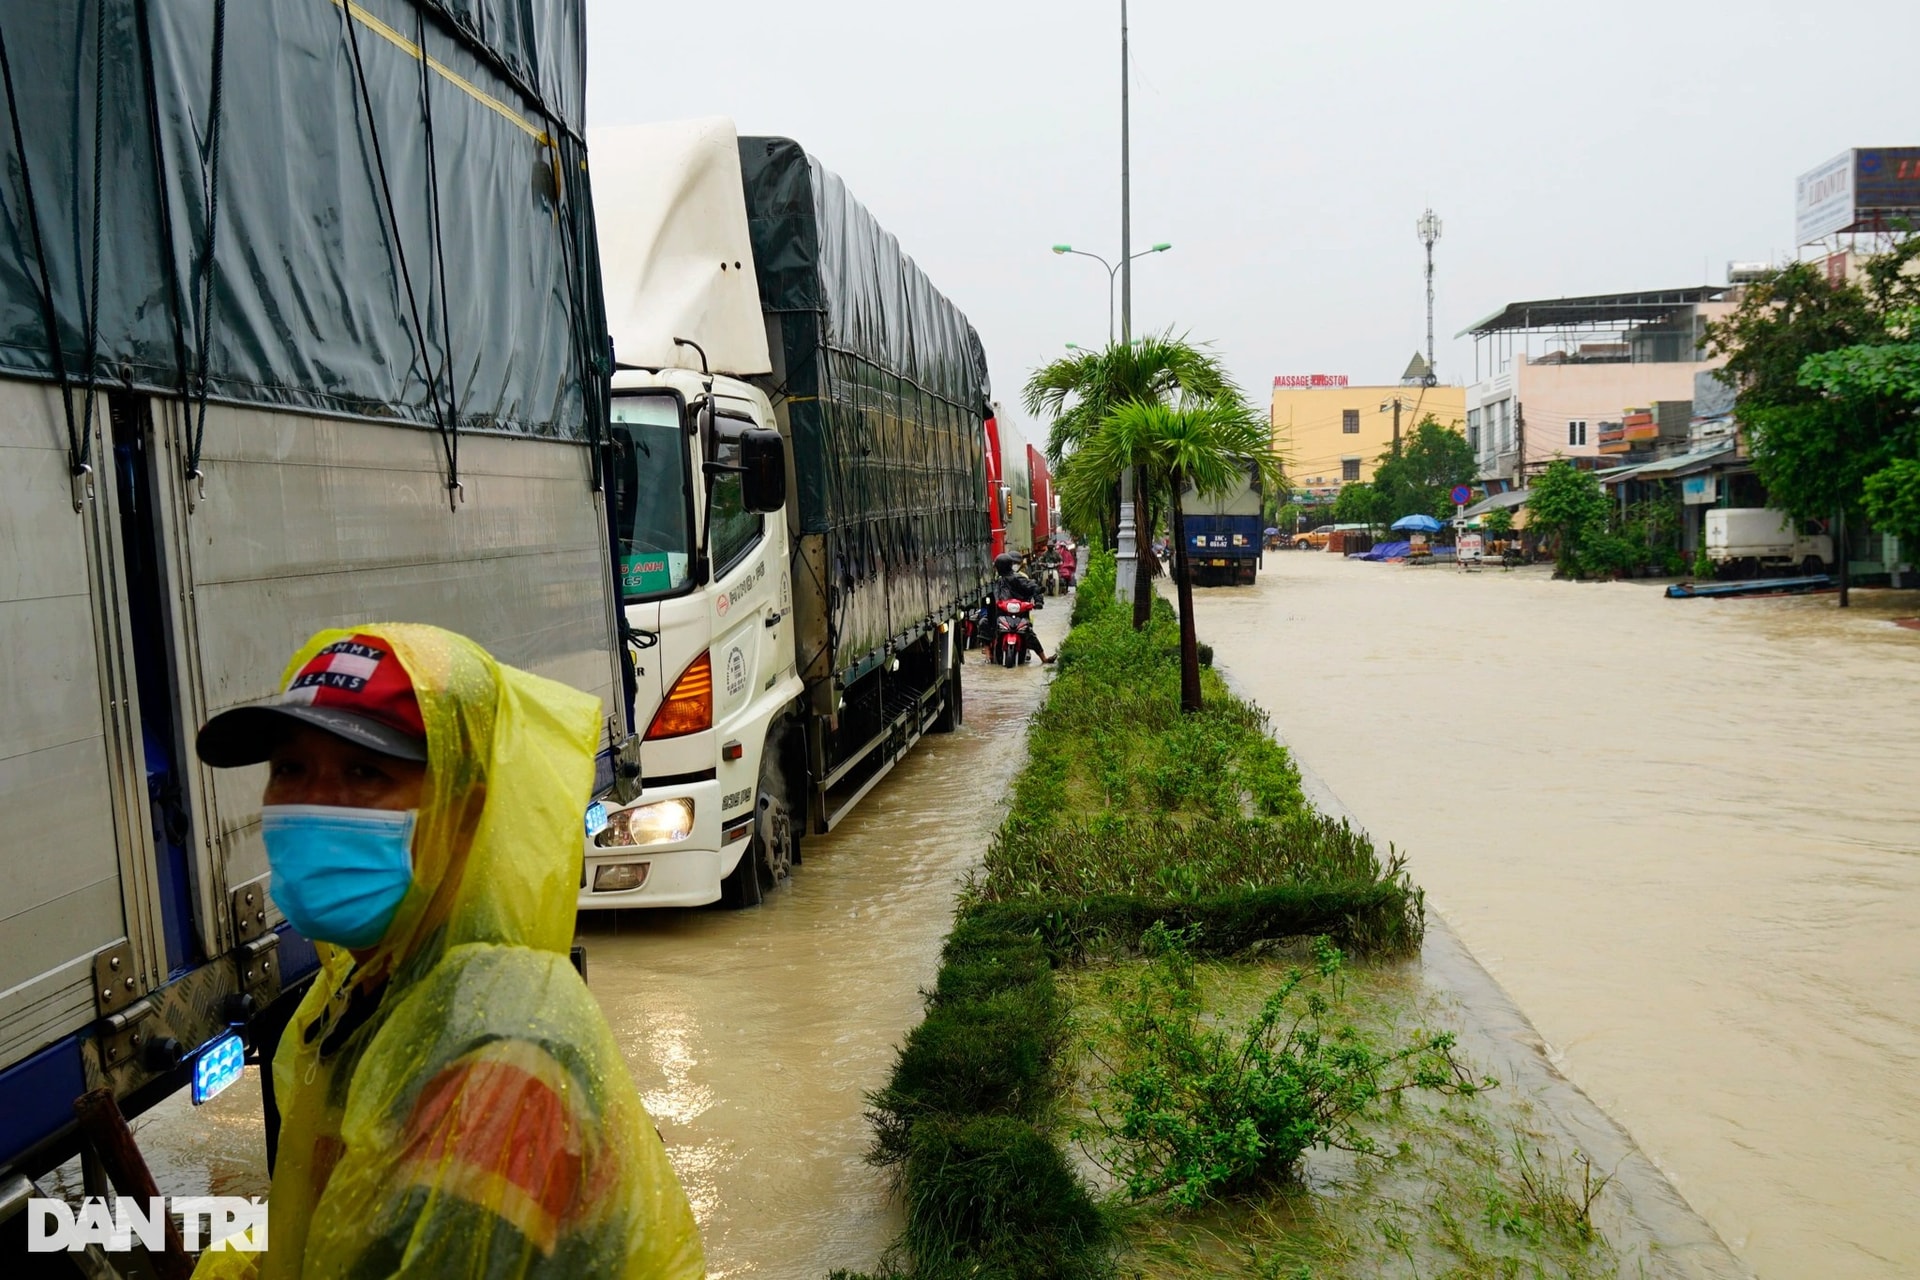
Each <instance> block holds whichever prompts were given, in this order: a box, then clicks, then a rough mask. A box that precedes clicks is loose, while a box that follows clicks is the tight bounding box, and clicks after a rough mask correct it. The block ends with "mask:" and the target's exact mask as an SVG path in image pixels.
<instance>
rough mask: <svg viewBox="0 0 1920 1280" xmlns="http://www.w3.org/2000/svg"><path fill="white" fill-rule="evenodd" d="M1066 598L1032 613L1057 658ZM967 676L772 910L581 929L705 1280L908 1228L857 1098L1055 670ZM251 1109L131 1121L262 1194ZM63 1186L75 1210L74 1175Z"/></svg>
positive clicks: (929, 958)
mask: <svg viewBox="0 0 1920 1280" xmlns="http://www.w3.org/2000/svg"><path fill="white" fill-rule="evenodd" d="M1070 603H1071V602H1070V601H1069V600H1057V601H1054V602H1053V607H1052V608H1049V609H1045V610H1042V612H1041V613H1040V614H1038V615H1037V617H1036V619H1035V621H1036V629H1037V630H1038V631H1039V633H1040V635H1041V637H1042V639H1043V641H1044V642H1045V644H1046V646H1047V650H1048V652H1052V650H1053V648H1054V646H1055V645H1056V644H1058V643H1059V640H1060V637H1061V636H1062V635H1063V634H1064V633H1065V632H1066V629H1067V615H1068V613H1069V611H1070ZM970 657H973V655H970ZM964 680H965V688H966V723H965V724H964V725H963V726H962V727H961V728H960V729H958V730H957V731H955V732H954V733H952V734H949V735H944V736H931V737H927V738H925V739H923V740H922V741H921V743H920V745H918V746H917V747H915V748H914V749H913V751H912V752H911V753H910V754H909V755H908V757H907V759H906V760H904V761H902V762H901V763H900V764H899V765H898V766H897V767H896V768H895V769H894V771H893V772H892V773H891V774H890V775H888V776H887V778H886V779H885V780H884V781H882V782H881V784H880V785H879V786H878V787H876V788H875V789H874V791H873V792H872V793H871V794H870V795H868V796H867V798H866V799H865V800H864V801H863V802H862V803H861V805H860V806H859V807H858V808H857V809H855V811H854V812H853V813H852V814H851V815H850V816H849V817H848V818H847V819H846V821H844V822H842V823H841V825H840V827H839V829H838V830H836V831H835V832H834V833H833V834H832V835H829V836H809V837H807V839H806V842H805V844H804V846H803V853H804V857H805V862H804V864H803V865H802V866H801V867H799V868H798V869H797V870H796V872H795V874H794V878H793V880H792V882H791V883H790V884H789V885H787V886H785V887H783V888H781V889H779V890H778V891H776V892H774V893H772V894H771V895H769V896H768V898H767V900H766V902H765V903H763V904H762V905H761V906H759V907H757V908H755V909H753V910H751V911H744V912H727V911H720V910H692V911H677V910H676V911H656V912H637V911H636V912H623V913H619V914H612V913H607V914H593V913H589V914H587V915H583V916H582V917H581V922H580V935H581V936H580V941H582V942H584V943H585V944H586V947H587V976H588V985H589V988H590V989H591V990H592V991H593V993H594V995H595V996H596V997H597V998H598V999H599V1001H600V1005H601V1007H602V1008H603V1009H604V1010H605V1011H606V1014H607V1019H608V1021H609V1022H610V1023H611V1024H612V1026H613V1031H614V1036H615V1038H616V1039H617V1040H618V1041H619V1043H620V1046H621V1048H622V1050H623V1051H624V1052H625V1054H626V1057H627V1061H628V1065H629V1066H630V1067H631V1068H632V1070H633V1075H634V1080H635V1083H636V1084H637V1085H638V1086H639V1089H640V1093H641V1096H642V1098H643V1099H644V1100H645V1102H646V1105H647V1110H648V1111H649V1112H651V1113H652V1115H653V1119H654V1122H655V1123H656V1124H657V1125H658V1126H659V1128H660V1132H661V1134H662V1136H663V1137H664V1138H665V1139H666V1144H667V1152H668V1155H669V1156H670V1157H671V1159H672V1161H673V1165H674V1168H675V1170H676V1171H677V1172H678V1173H679V1175H680V1179H681V1181H682V1182H683V1183H684V1185H685V1186H686V1189H687V1194H688V1196H689V1198H690V1199H691V1200H692V1202H693V1207H694V1211H695V1213H696V1215H697V1216H698V1218H699V1221H700V1229H701V1234H702V1236H703V1238H704V1239H705V1242H706V1249H707V1265H708V1275H709V1277H710V1278H711V1280H724V1278H725V1277H740V1276H767V1277H776V1276H777V1277H812V1278H813V1280H819V1277H822V1276H824V1275H826V1273H827V1272H828V1271H829V1270H831V1269H832V1268H834V1267H848V1268H853V1269H856V1270H862V1269H866V1268H869V1267H871V1266H873V1264H874V1263H875V1261H876V1260H877V1259H878V1258H879V1256H880V1254H881V1252H882V1251H883V1250H884V1249H885V1248H886V1247H887V1245H888V1244H889V1243H890V1242H891V1241H892V1239H893V1237H894V1236H895V1235H896V1234H897V1233H898V1231H899V1227H900V1220H899V1215H898V1211H897V1208H896V1206H895V1205H894V1203H893V1201H892V1200H891V1199H890V1198H889V1196H888V1194H887V1185H886V1178H885V1175H884V1174H882V1173H881V1172H880V1171H877V1170H875V1169H872V1168H870V1167H869V1166H868V1165H867V1164H866V1161H865V1156H866V1151H867V1147H868V1145H869V1143H870V1142H871V1139H872V1134H871V1130H870V1129H869V1128H868V1126H867V1121H866V1114H865V1101H864V1099H865V1095H866V1093H867V1092H868V1091H870V1090H872V1089H876V1088H878V1087H880V1086H881V1085H883V1084H885V1083H886V1080H887V1076H888V1074H889V1072H890V1071H891V1070H892V1068H893V1059H894V1050H895V1049H896V1048H897V1047H898V1045H899V1043H900V1041H901V1040H902V1038H903V1037H904V1036H905V1035H906V1032H907V1030H908V1029H909V1028H910V1027H912V1026H914V1025H915V1024H916V1023H918V1022H919V1021H920V1016H921V1012H922V1003H921V996H920V991H921V988H922V987H925V986H928V985H930V984H931V983H932V981H933V977H934V973H935V971H936V969H937V967H938V962H939V954H940V943H941V941H942V940H943V939H944V938H945V937H946V934H947V930H948V929H949V928H950V927H951V925H952V919H953V901H954V896H955V893H956V891H957V889H958V884H959V878H960V877H961V875H962V874H963V873H964V872H965V871H966V870H967V869H968V868H969V867H970V866H972V865H974V864H975V863H976V862H977V861H978V860H979V858H980V856H981V854H982V853H984V852H985V849H986V844H987V840H988V838H989V837H990V836H991V834H992V832H993V830H994V828H995V827H996V826H998V824H999V821H1000V815H1001V811H1002V804H1003V801H1004V799H1005V797H1006V794H1007V790H1008V787H1009V785H1010V783H1011V781H1012V779H1013V775H1014V773H1015V771H1016V770H1017V769H1018V767H1019V765H1020V763H1021V761H1022V760H1023V759H1024V755H1025V743H1026V721H1027V717H1028V715H1029V714H1030V713H1031V712H1032V711H1033V710H1034V709H1035V708H1036V707H1037V706H1038V705H1039V702H1040V698H1041V696H1042V694H1043V693H1044V691H1045V682H1046V669H1045V668H1043V667H1041V666H1040V665H1039V664H1038V663H1034V664H1030V665H1028V666H1024V667H1019V668H1016V669H1015V670H1012V671H1007V670H1003V669H1001V668H998V667H992V666H989V665H987V664H986V663H985V661H984V660H981V659H978V658H974V660H971V661H969V663H968V665H967V667H966V669H965V677H964ZM260 1105H261V1104H260V1089H259V1081H258V1073H257V1071H255V1070H254V1069H253V1068H248V1071H247V1074H246V1077H245V1079H244V1080H243V1081H242V1082H241V1083H240V1084H238V1085H236V1086H235V1087H234V1088H233V1089H231V1090H229V1091H228V1093H226V1094H225V1095H223V1096H221V1097H220V1098H217V1099H215V1100H214V1102H213V1103H211V1104H209V1105H208V1106H206V1107H200V1108H195V1107H193V1106H191V1105H189V1103H188V1101H187V1098H186V1096H185V1094H184V1093H182V1094H179V1095H176V1096H175V1097H173V1098H170V1099H168V1100H167V1101H166V1102H164V1103H162V1104H161V1105H160V1106H159V1107H156V1108H155V1109H154V1110H152V1111H150V1112H148V1113H147V1114H146V1115H145V1116H142V1117H141V1118H140V1119H138V1120H136V1121H135V1122H134V1123H135V1128H136V1130H137V1132H138V1136H139V1142H140V1146H141V1149H142V1151H143V1152H144V1153H145V1155H146V1157H147V1160H148V1162H149V1164H150V1165H151V1166H152V1168H153V1170H154V1174H155V1178H156V1181H157V1182H158V1183H159V1185H160V1188H161V1190H162V1191H163V1192H165V1193H167V1194H172V1195H203V1194H208V1193H212V1194H224V1195H265V1194H266V1192H267V1173H266V1154H265V1148H264V1138H263V1136H262V1128H261V1112H260ZM62 1173H63V1176H62V1177H61V1178H60V1179H58V1180H57V1183H56V1184H57V1185H58V1186H59V1187H60V1189H61V1190H63V1191H65V1192H68V1193H70V1194H75V1195H77V1194H79V1166H78V1162H77V1161H75V1162H72V1163H71V1165H70V1166H69V1167H68V1168H67V1169H65V1170H63V1171H62Z"/></svg>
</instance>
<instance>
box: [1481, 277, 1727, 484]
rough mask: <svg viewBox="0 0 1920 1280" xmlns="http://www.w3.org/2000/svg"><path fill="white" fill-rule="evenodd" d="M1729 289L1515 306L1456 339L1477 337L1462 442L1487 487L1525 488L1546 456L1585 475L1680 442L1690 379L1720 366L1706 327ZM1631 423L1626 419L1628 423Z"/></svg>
mask: <svg viewBox="0 0 1920 1280" xmlns="http://www.w3.org/2000/svg"><path fill="white" fill-rule="evenodd" d="M1736 292H1737V287H1736V286H1733V285H1698V286H1694V287H1691V288H1686V289H1666V290H1660V291H1657V292H1650V293H1618V294H1598V295H1594V296H1591V297H1583V298H1553V299H1546V300H1541V301H1534V302H1515V303H1510V304H1508V305H1507V306H1505V307H1502V308H1501V309H1500V310H1499V311H1496V312H1495V313H1494V314H1492V315H1490V316H1488V317H1487V318H1486V319H1484V320H1482V321H1480V322H1479V323H1478V324H1475V325H1473V326H1471V327H1469V328H1467V329H1465V330H1463V331H1462V332H1461V336H1463V337H1464V336H1467V335H1469V334H1470V335H1472V337H1473V340H1474V372H1475V381H1474V383H1473V385H1472V386H1470V387H1468V388H1466V395H1465V403H1464V411H1465V417H1466V434H1467V441H1468V443H1470V444H1471V445H1473V448H1474V452H1475V455H1476V456H1477V457H1478V458H1479V460H1480V466H1479V478H1480V480H1481V481H1482V482H1484V483H1485V484H1486V485H1487V487H1488V488H1489V490H1491V491H1494V492H1498V491H1499V490H1501V489H1505V488H1508V487H1524V486H1525V484H1526V477H1527V476H1529V475H1532V474H1535V473H1537V472H1539V471H1540V470H1542V469H1543V468H1545V467H1546V465H1547V464H1548V463H1550V462H1551V461H1553V460H1554V459H1555V458H1563V457H1564V458H1570V459H1573V460H1574V461H1575V464H1576V465H1579V466H1585V467H1594V468H1598V467H1602V466H1613V465H1616V464H1618V463H1620V462H1624V461H1630V460H1631V459H1629V458H1622V457H1620V456H1618V455H1621V454H1630V453H1633V452H1635V451H1636V449H1637V448H1639V447H1642V446H1646V447H1647V452H1648V454H1649V456H1650V454H1651V449H1650V446H1651V445H1652V443H1653V442H1655V441H1657V440H1661V439H1665V438H1667V437H1668V436H1673V437H1675V438H1677V439H1679V440H1683V441H1684V439H1685V438H1686V436H1687V434H1688V419H1689V418H1690V417H1691V413H1692V409H1691V401H1692V399H1693V387H1694V377H1695V375H1696V374H1699V373H1701V372H1703V371H1706V370H1711V369H1714V368H1717V367H1719V365H1720V363H1722V362H1721V361H1720V360H1719V359H1718V358H1714V357H1710V356H1708V355H1707V352H1706V337H1707V329H1706V327H1707V325H1708V323H1709V322H1710V321H1713V320H1716V319H1719V318H1721V317H1723V316H1725V315H1727V314H1728V313H1729V312H1731V311H1732V310H1733V307H1734V305H1735V295H1736ZM1630 419H1631V421H1630Z"/></svg>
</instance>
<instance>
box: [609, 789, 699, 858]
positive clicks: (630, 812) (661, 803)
mask: <svg viewBox="0 0 1920 1280" xmlns="http://www.w3.org/2000/svg"><path fill="white" fill-rule="evenodd" d="M692 834H693V801H691V800H685V799H681V800H656V801H654V802H653V803H652V804H638V805H635V806H634V807H633V808H631V809H621V810H618V811H617V812H614V813H610V814H608V815H607V825H606V827H605V829H603V830H602V831H601V832H600V834H599V835H597V836H595V837H594V838H593V843H594V844H595V846H597V847H598V848H601V849H620V848H626V847H629V846H633V845H643V844H671V843H673V842H674V841H676V840H685V839H686V838H687V837H688V836H689V835H692Z"/></svg>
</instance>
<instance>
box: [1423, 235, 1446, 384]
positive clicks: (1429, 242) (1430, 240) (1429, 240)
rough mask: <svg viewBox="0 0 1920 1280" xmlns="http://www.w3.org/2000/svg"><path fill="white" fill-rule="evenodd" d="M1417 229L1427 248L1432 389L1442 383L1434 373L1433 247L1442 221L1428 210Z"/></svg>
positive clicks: (1429, 351)
mask: <svg viewBox="0 0 1920 1280" xmlns="http://www.w3.org/2000/svg"><path fill="white" fill-rule="evenodd" d="M1417 229H1418V231H1419V233H1420V243H1421V244H1424V245H1426V246H1427V385H1428V386H1430V387H1431V386H1433V385H1434V384H1435V383H1437V382H1439V381H1440V379H1439V377H1438V376H1436V375H1435V373H1434V371H1433V245H1434V242H1435V241H1436V240H1438V239H1439V238H1440V219H1438V218H1436V217H1435V216H1434V214H1433V210H1432V209H1428V210H1427V211H1426V212H1425V213H1423V214H1421V215H1420V221H1419V223H1418V224H1417Z"/></svg>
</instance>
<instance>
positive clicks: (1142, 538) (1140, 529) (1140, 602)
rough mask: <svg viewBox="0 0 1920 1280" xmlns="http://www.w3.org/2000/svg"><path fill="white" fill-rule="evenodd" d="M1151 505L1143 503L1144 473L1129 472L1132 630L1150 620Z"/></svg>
mask: <svg viewBox="0 0 1920 1280" xmlns="http://www.w3.org/2000/svg"><path fill="white" fill-rule="evenodd" d="M1152 505H1153V504H1152V503H1150V502H1148V501H1147V469H1146V468H1145V467H1135V468H1134V471H1133V541H1134V545H1135V546H1136V547H1137V548H1139V555H1138V557H1137V558H1136V559H1135V560H1134V572H1133V629H1134V630H1135V631H1138V630H1140V629H1141V628H1143V627H1145V626H1146V625H1147V621H1148V620H1149V619H1150V618H1152V617H1153V568H1152V565H1153V550H1152V548H1153V522H1152V520H1151V519H1149V517H1150V516H1151V515H1152Z"/></svg>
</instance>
